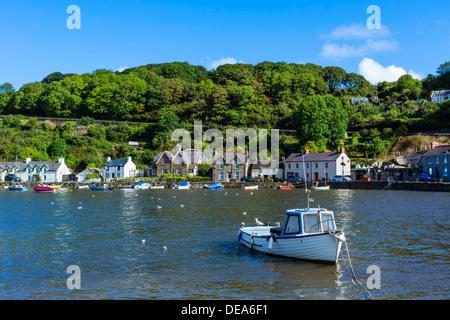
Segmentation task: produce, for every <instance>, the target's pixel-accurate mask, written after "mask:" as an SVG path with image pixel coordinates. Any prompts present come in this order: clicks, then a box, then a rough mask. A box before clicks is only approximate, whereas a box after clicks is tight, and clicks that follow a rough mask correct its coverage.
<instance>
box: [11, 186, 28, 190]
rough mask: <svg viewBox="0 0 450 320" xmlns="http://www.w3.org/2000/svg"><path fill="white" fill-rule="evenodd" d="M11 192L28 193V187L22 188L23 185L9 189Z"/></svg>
mask: <svg viewBox="0 0 450 320" xmlns="http://www.w3.org/2000/svg"><path fill="white" fill-rule="evenodd" d="M8 189H9V191H28V188H27V187H22V186H21V185H17V186H10V187H8Z"/></svg>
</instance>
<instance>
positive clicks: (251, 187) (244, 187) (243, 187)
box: [242, 186, 258, 190]
mask: <svg viewBox="0 0 450 320" xmlns="http://www.w3.org/2000/svg"><path fill="white" fill-rule="evenodd" d="M242 189H244V190H256V189H258V186H242Z"/></svg>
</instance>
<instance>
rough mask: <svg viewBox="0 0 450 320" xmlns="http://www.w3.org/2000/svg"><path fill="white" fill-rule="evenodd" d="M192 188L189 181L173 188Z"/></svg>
mask: <svg viewBox="0 0 450 320" xmlns="http://www.w3.org/2000/svg"><path fill="white" fill-rule="evenodd" d="M190 187H191V184H190V183H189V182H187V181H185V182H182V183H180V184H177V185H176V186H173V189H176V190H188V189H189V188H190Z"/></svg>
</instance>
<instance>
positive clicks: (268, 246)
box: [267, 236, 273, 251]
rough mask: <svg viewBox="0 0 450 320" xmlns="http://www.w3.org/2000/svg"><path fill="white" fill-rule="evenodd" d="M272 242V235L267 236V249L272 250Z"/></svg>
mask: <svg viewBox="0 0 450 320" xmlns="http://www.w3.org/2000/svg"><path fill="white" fill-rule="evenodd" d="M272 244H273V236H270V238H269V244H268V245H267V249H269V251H270V250H272Z"/></svg>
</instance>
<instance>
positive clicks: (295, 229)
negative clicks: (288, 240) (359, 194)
mask: <svg viewBox="0 0 450 320" xmlns="http://www.w3.org/2000/svg"><path fill="white" fill-rule="evenodd" d="M286 214H287V217H286V223H285V224H284V227H278V228H271V229H270V232H271V233H274V234H276V235H281V236H297V235H299V234H302V235H309V234H314V233H323V232H327V231H335V230H336V223H335V221H334V214H333V212H332V211H329V210H327V209H322V208H309V209H292V210H288V211H287V212H286Z"/></svg>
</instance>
